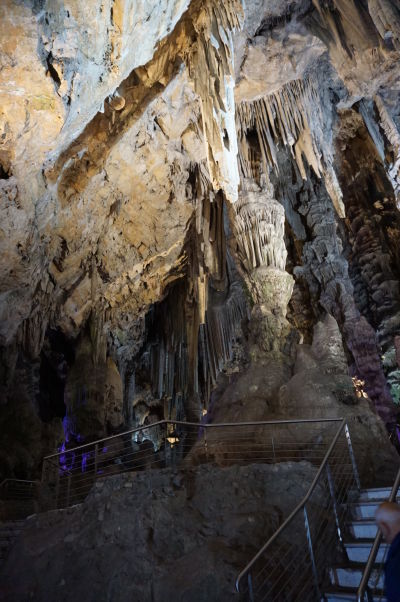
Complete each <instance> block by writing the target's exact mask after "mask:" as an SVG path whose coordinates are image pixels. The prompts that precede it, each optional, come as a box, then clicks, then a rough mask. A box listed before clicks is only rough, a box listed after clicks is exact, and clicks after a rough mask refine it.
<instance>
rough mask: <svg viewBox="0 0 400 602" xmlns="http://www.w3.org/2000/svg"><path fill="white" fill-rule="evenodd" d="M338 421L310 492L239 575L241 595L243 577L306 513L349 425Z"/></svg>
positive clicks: (237, 582)
mask: <svg viewBox="0 0 400 602" xmlns="http://www.w3.org/2000/svg"><path fill="white" fill-rule="evenodd" d="M336 421H337V422H339V421H340V425H339V428H338V430H337V432H336V434H335V436H334V438H333V440H332V442H331V444H330V446H329V448H328V450H327V452H326V454H325V456H324V459H323V460H322V463H321V465H320V467H319V469H318V471H317V474H316V475H315V477H314V480H313V482H312V483H311V486H310V488H309V490H308V492H307V493H306V495H305V496H304V498H303V499H302V500H301V502H300V503H299V504H298V505H297V506H296V508H295V509H294V510H293V512H291V514H289V516H288V517H287V519H286V520H285V521H284V522H283V523H282V524H281V526H280V527H279V528H278V529H277V531H275V533H274V534H273V535H272V536H271V537H270V538H269V539H268V541H267V542H266V543H265V544H264V545H263V546H262V548H261V549H260V550H259V551H258V552H257V554H256V555H255V556H253V558H252V559H251V560H250V562H249V563H248V564H247V565H246V566H245V568H244V569H243V570H242V571H241V572H240V573H239V575H238V577H237V579H236V583H235V585H236V590H237V591H238V592H239V593H240V582H241V581H242V579H243V577H245V576H246V575H247V574H248V573H249V571H250V570H251V568H252V567H253V566H254V564H255V563H256V562H257V560H258V559H259V558H260V557H261V556H262V555H263V554H264V552H265V550H267V549H268V548H269V546H270V545H271V544H272V543H273V542H274V541H275V540H276V539H277V537H278V536H279V535H280V533H282V531H283V530H284V529H286V528H287V527H288V526H289V525H290V523H291V522H292V521H293V520H294V518H295V517H296V516H297V514H298V513H299V512H301V511H304V507H305V505H306V503H307V502H308V500H309V499H310V497H311V494H312V493H313V491H314V489H315V488H316V486H317V483H318V480H319V478H320V476H321V474H322V471H323V470H324V469H325V467H326V465H327V463H328V460H329V458H330V456H331V454H332V451H333V449H334V447H335V445H336V443H337V441H338V439H339V437H340V434H341V433H342V431H343V429H344V428H345V426H346V424H347V421H346V419H345V418H337V419H336Z"/></svg>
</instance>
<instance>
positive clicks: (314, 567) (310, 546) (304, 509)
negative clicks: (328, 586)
mask: <svg viewBox="0 0 400 602" xmlns="http://www.w3.org/2000/svg"><path fill="white" fill-rule="evenodd" d="M303 513H304V526H305V529H306V536H307V543H308V551H309V552H310V558H311V568H312V572H313V577H314V582H315V589H316V592H317V596H318V600H321V592H320V589H319V582H318V572H317V565H316V564H315V556H314V549H313V544H312V539H311V531H310V523H309V521H308V513H307V508H306V505H305V504H304V507H303Z"/></svg>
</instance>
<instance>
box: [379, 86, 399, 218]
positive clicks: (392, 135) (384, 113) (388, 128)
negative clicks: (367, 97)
mask: <svg viewBox="0 0 400 602" xmlns="http://www.w3.org/2000/svg"><path fill="white" fill-rule="evenodd" d="M374 100H375V105H376V107H377V109H378V112H379V117H380V121H379V123H380V126H381V128H382V129H383V131H384V133H385V136H386V138H387V140H388V142H389V144H390V145H391V151H392V152H391V155H392V161H391V162H390V164H389V165H388V166H387V167H388V175H389V178H390V181H391V182H392V186H393V190H394V192H395V195H396V201H397V206H398V208H399V209H400V132H399V131H398V129H397V127H396V124H395V123H394V121H393V119H392V117H391V115H390V113H389V111H388V110H387V108H386V106H385V104H384V102H383V100H382V98H381V97H380V96H379V94H377V95H376V96H375V98H374Z"/></svg>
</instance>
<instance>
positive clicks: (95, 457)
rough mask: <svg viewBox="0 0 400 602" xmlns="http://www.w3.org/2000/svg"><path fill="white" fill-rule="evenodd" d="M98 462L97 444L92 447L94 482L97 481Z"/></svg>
mask: <svg viewBox="0 0 400 602" xmlns="http://www.w3.org/2000/svg"><path fill="white" fill-rule="evenodd" d="M98 461H99V444H98V443H96V444H95V446H94V480H96V479H97V464H98Z"/></svg>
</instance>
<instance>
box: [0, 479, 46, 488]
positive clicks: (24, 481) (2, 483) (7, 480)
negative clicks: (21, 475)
mask: <svg viewBox="0 0 400 602" xmlns="http://www.w3.org/2000/svg"><path fill="white" fill-rule="evenodd" d="M9 481H12V482H13V483H31V484H34V483H38V482H39V481H29V480H28V479H13V478H11V477H9V478H7V479H3V481H1V483H0V488H1V487H3V485H4V484H5V483H7V482H9Z"/></svg>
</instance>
